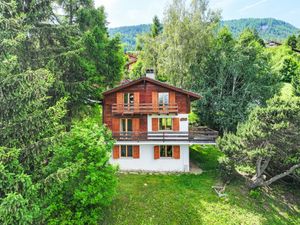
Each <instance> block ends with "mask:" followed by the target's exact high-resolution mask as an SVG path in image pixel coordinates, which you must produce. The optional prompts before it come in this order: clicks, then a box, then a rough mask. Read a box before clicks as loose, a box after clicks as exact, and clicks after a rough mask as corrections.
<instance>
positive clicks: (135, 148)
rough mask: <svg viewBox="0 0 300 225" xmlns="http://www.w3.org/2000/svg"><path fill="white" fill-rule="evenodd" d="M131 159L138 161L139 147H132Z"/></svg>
mask: <svg viewBox="0 0 300 225" xmlns="http://www.w3.org/2000/svg"><path fill="white" fill-rule="evenodd" d="M132 157H133V158H134V159H139V158H140V146H139V145H134V146H133V154H132Z"/></svg>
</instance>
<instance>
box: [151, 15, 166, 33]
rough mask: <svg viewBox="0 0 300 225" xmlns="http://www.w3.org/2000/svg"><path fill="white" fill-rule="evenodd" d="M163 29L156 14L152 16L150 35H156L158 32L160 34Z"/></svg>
mask: <svg viewBox="0 0 300 225" xmlns="http://www.w3.org/2000/svg"><path fill="white" fill-rule="evenodd" d="M162 30H163V27H162V24H161V23H160V21H159V19H158V17H157V16H154V18H153V22H152V25H151V35H152V37H157V36H158V35H159V34H161V32H162Z"/></svg>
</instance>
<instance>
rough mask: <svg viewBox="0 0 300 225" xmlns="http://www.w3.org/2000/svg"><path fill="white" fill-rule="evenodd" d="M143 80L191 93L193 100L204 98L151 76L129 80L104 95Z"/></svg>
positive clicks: (104, 93) (187, 93)
mask: <svg viewBox="0 0 300 225" xmlns="http://www.w3.org/2000/svg"><path fill="white" fill-rule="evenodd" d="M143 81H147V82H150V83H152V84H155V85H158V86H161V87H164V88H167V89H170V90H173V91H176V92H180V93H183V94H186V95H189V96H190V97H191V100H192V101H193V100H197V99H200V98H202V97H201V96H200V95H198V94H196V93H194V92H191V91H186V90H184V89H181V88H178V87H175V86H172V85H170V84H166V83H163V82H161V81H158V80H154V79H151V78H149V77H141V78H139V79H137V80H134V81H131V82H128V83H126V84H122V85H120V86H118V87H115V88H113V89H110V90H108V91H105V92H103V95H108V94H111V93H114V92H117V91H120V90H122V89H124V88H127V87H130V86H133V85H135V84H138V83H140V82H143Z"/></svg>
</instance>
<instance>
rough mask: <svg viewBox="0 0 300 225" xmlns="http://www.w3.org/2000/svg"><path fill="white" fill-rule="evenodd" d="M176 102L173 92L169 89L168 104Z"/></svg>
mask: <svg viewBox="0 0 300 225" xmlns="http://www.w3.org/2000/svg"><path fill="white" fill-rule="evenodd" d="M175 103H176V101H175V92H174V91H171V92H169V104H170V105H174V104H175Z"/></svg>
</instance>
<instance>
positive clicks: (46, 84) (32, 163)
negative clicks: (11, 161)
mask: <svg viewBox="0 0 300 225" xmlns="http://www.w3.org/2000/svg"><path fill="white" fill-rule="evenodd" d="M0 64H1V63H0ZM0 68H1V66H0ZM0 71H1V70H0ZM53 83H54V77H53V75H52V74H51V73H50V72H49V71H47V70H42V69H40V70H36V71H27V72H25V73H21V74H14V75H12V74H11V73H9V71H6V73H4V72H3V73H1V72H0V105H1V111H0V143H1V145H2V146H5V147H8V148H14V147H15V148H18V149H20V161H21V163H22V165H23V166H24V168H25V169H24V170H25V171H26V172H27V173H29V174H34V173H35V171H37V170H39V169H41V167H43V165H44V160H46V159H47V158H48V156H49V155H48V154H49V152H48V151H47V146H49V145H51V144H52V143H53V142H54V140H55V137H57V135H59V134H60V132H61V131H62V130H63V129H64V126H63V125H62V124H61V120H62V119H63V117H64V115H65V103H66V99H65V98H62V99H59V100H57V101H56V102H54V104H52V103H50V101H49V100H50V97H49V96H48V93H49V90H50V88H51V86H52V85H53Z"/></svg>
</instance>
